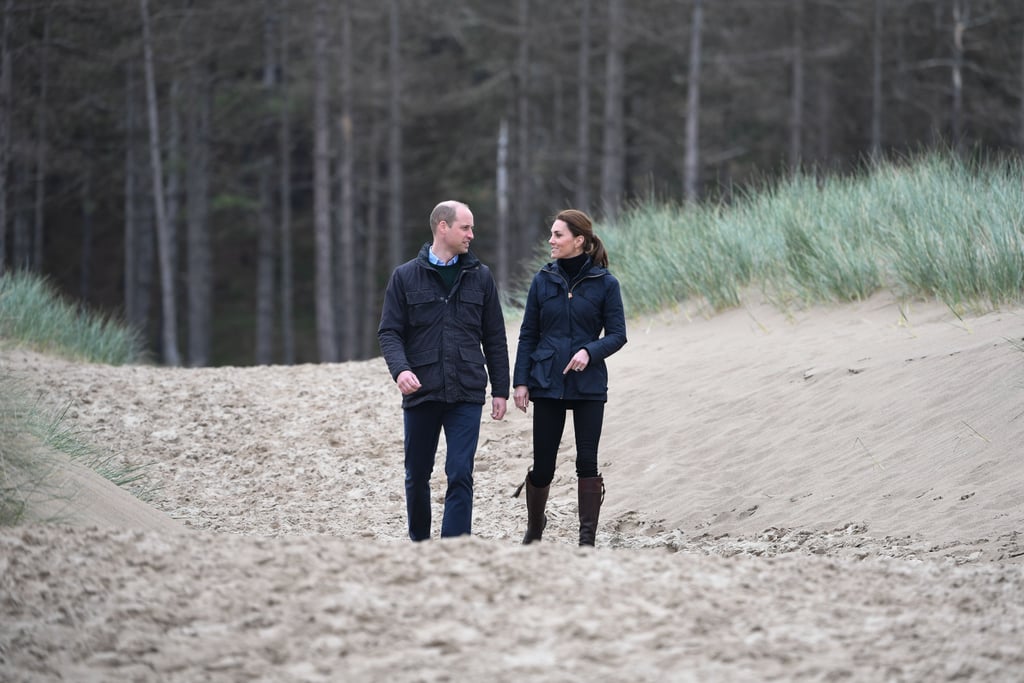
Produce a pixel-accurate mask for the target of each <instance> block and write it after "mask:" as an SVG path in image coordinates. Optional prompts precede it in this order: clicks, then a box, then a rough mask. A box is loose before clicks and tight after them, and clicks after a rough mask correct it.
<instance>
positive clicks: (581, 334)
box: [512, 258, 626, 401]
mask: <svg viewBox="0 0 1024 683" xmlns="http://www.w3.org/2000/svg"><path fill="white" fill-rule="evenodd" d="M602 330H603V331H604V336H601V332H602ZM625 343H626V317H625V312H624V310H623V307H622V293H621V292H620V290H619V281H618V280H616V279H615V277H614V276H613V275H612V274H611V273H609V272H608V270H607V269H605V268H602V267H600V266H596V265H593V263H592V261H591V260H590V259H589V258H588V259H587V262H586V263H585V264H584V266H583V268H581V269H580V272H579V274H578V275H577V276H576V278H575V279H574V280H572V282H570V281H569V279H568V276H567V275H566V273H565V271H563V270H562V269H561V268H559V267H558V264H557V263H555V262H552V263H548V264H547V265H546V266H544V267H543V268H541V269H540V271H538V272H537V274H536V275H534V277H533V282H532V283H530V292H529V294H527V296H526V311H525V312H524V313H523V324H522V327H520V329H519V348H518V349H517V351H516V364H515V370H514V371H513V374H512V384H513V386H520V385H522V384H525V385H526V386H527V388H528V389H529V390H530V398H531V399H534V398H557V399H564V400H576V399H584V400H591V401H607V400H608V366H607V365H606V364H605V358H607V357H608V356H610V355H612V354H613V353H615V352H616V351H618V350H619V349H621V348H622V346H623V345H624V344H625ZM580 349H586V350H587V352H588V353H589V354H590V363H589V364H588V365H587V367H586V369H585V370H583V372H573V371H570V372H568V373H567V374H565V375H563V374H562V371H563V370H564V369H565V366H566V365H568V364H569V359H571V358H572V356H573V355H574V354H575V353H576V352H577V351H579V350H580Z"/></svg>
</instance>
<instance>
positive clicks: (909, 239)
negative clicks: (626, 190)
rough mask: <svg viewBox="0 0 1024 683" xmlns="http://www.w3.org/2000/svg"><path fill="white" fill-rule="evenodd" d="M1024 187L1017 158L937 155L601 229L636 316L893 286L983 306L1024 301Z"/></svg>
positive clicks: (801, 178)
mask: <svg viewBox="0 0 1024 683" xmlns="http://www.w3.org/2000/svg"><path fill="white" fill-rule="evenodd" d="M1022 191H1024V165H1022V162H1021V161H1020V160H1019V159H1017V158H1012V159H1010V158H1007V159H978V160H972V161H963V160H960V159H958V158H957V157H955V156H953V155H951V154H940V153H932V154H926V155H922V156H920V157H917V158H914V159H909V160H904V161H892V162H882V163H879V164H875V165H872V166H870V167H868V168H866V169H865V170H864V172H862V173H859V174H855V175H850V176H826V177H817V176H815V175H812V174H801V175H797V176H794V177H790V178H786V179H783V180H780V181H778V182H775V183H766V184H765V185H764V186H763V187H761V188H758V189H754V190H750V191H749V192H747V193H746V194H745V195H743V196H741V197H740V198H738V199H736V200H734V201H732V202H731V203H729V204H724V203H719V204H716V203H712V202H706V203H699V204H687V205H676V204H670V203H658V202H653V201H651V202H645V203H641V204H637V205H635V206H633V207H632V208H630V209H629V210H627V211H626V212H625V213H624V214H623V215H622V216H621V218H620V220H619V221H618V222H616V223H614V224H604V225H600V224H599V225H597V226H595V231H596V232H597V234H598V235H599V236H600V237H601V238H602V240H603V241H604V242H605V245H606V247H607V249H608V252H609V255H610V260H611V269H612V272H613V273H614V274H615V275H616V277H618V279H619V280H620V282H621V283H622V291H623V298H624V300H625V305H626V308H627V311H628V312H629V313H630V314H643V313H653V312H656V311H659V310H662V309H665V308H675V307H678V306H679V305H682V304H684V303H686V302H690V303H693V304H696V305H697V306H698V307H700V308H701V309H703V310H705V311H707V312H708V313H709V314H711V313H714V312H719V311H722V310H727V309H730V308H734V307H737V306H739V305H741V304H742V299H743V296H744V294H745V293H749V292H751V291H760V292H761V293H762V294H763V295H764V296H765V297H767V299H768V300H769V301H771V302H773V303H775V304H776V305H778V306H780V307H781V308H783V309H787V308H790V307H797V306H806V305H811V304H822V303H840V302H849V301H859V300H863V299H865V298H867V297H869V296H871V295H873V294H875V293H877V292H882V291H890V292H892V293H893V294H894V295H896V296H897V297H900V298H925V299H937V300H939V301H942V302H944V303H945V304H947V305H948V306H949V307H950V308H951V309H952V310H953V311H954V312H957V313H958V314H960V313H962V312H965V311H975V312H982V311H986V310H992V309H994V308H998V307H999V306H1000V305H1003V304H1011V303H1020V302H1021V301H1022V294H1024V202H1021V199H1020V198H1021V196H1022ZM546 255H547V251H546V250H545V251H544V255H543V256H541V257H538V259H537V261H536V263H535V264H534V265H535V266H539V265H540V264H541V263H543V262H544V261H546V260H547V256H546ZM531 275H532V272H531ZM526 286H528V280H527V282H526V283H525V284H522V285H520V286H519V287H518V289H517V290H516V291H514V292H512V293H511V294H510V300H511V301H513V302H516V301H518V302H522V301H524V300H525V287H526Z"/></svg>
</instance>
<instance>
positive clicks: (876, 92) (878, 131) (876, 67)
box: [871, 0, 885, 161]
mask: <svg viewBox="0 0 1024 683" xmlns="http://www.w3.org/2000/svg"><path fill="white" fill-rule="evenodd" d="M874 9H875V11H874V28H873V29H872V32H871V66H872V73H871V158H872V159H874V160H875V161H879V160H881V158H882V57H883V46H884V42H883V32H884V29H885V0H875V8H874Z"/></svg>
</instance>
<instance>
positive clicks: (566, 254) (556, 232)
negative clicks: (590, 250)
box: [548, 221, 583, 259]
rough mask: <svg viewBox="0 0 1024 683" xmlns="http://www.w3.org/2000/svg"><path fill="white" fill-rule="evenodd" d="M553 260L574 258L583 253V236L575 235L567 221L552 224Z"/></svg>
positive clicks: (550, 240)
mask: <svg viewBox="0 0 1024 683" xmlns="http://www.w3.org/2000/svg"><path fill="white" fill-rule="evenodd" d="M548 244H550V245H551V258H553V259H560V258H572V257H573V256H579V255H580V254H582V253H583V236H582V235H579V236H577V235H573V234H572V230H570V229H569V226H568V225H566V223H565V221H555V222H554V223H552V224H551V239H549V240H548Z"/></svg>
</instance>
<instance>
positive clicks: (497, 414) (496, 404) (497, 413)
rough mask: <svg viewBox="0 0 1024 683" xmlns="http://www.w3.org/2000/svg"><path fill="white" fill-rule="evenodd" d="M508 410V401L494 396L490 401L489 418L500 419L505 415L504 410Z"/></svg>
mask: <svg viewBox="0 0 1024 683" xmlns="http://www.w3.org/2000/svg"><path fill="white" fill-rule="evenodd" d="M506 410H508V401H507V400H506V399H503V398H499V397H498V396H495V397H494V399H493V400H492V401H491V419H492V420H500V419H501V418H503V417H505V411H506Z"/></svg>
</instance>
